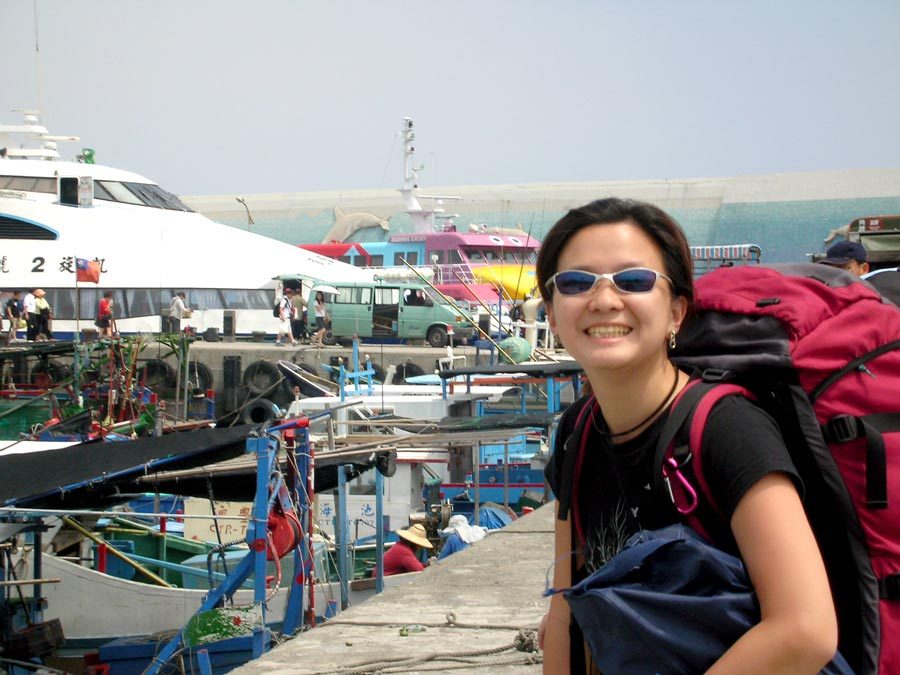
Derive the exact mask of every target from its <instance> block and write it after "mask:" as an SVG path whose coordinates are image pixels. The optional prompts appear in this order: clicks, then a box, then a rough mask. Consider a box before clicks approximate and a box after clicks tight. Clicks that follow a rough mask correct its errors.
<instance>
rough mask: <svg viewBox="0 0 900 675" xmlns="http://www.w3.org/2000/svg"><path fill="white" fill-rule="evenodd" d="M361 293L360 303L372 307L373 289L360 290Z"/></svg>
mask: <svg viewBox="0 0 900 675" xmlns="http://www.w3.org/2000/svg"><path fill="white" fill-rule="evenodd" d="M356 290H358V291H359V296H358V297H359V303H360V304H362V305H371V304H372V289H371V288H358V289H356Z"/></svg>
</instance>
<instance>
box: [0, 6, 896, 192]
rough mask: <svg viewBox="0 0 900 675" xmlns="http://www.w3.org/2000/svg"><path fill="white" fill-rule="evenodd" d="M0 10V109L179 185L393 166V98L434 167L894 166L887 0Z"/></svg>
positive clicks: (481, 179)
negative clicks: (36, 118) (27, 115)
mask: <svg viewBox="0 0 900 675" xmlns="http://www.w3.org/2000/svg"><path fill="white" fill-rule="evenodd" d="M35 15H36V17H37V22H36V24H37V30H35ZM0 26H2V35H3V37H2V39H0V61H2V62H3V63H6V64H7V76H6V77H5V78H4V83H3V86H2V88H0V121H2V122H3V123H7V124H18V123H20V122H21V114H20V113H13V112H11V111H12V110H13V109H19V108H40V109H41V110H42V111H43V112H42V120H43V122H44V123H45V124H46V125H47V126H48V128H49V130H50V133H53V134H73V135H78V136H80V137H81V143H80V144H79V145H77V146H75V147H70V148H64V150H66V151H67V154H68V155H69V156H71V155H73V154H74V153H75V152H76V151H77V149H78V148H79V147H81V146H87V147H92V148H94V149H95V151H96V157H97V161H98V163H103V164H109V165H112V166H117V167H120V168H125V169H129V170H132V171H135V172H137V173H140V174H143V175H145V176H147V177H149V178H151V179H153V180H155V181H157V182H158V183H160V184H161V185H162V186H163V187H164V188H166V189H168V190H169V191H171V192H175V193H177V194H183V195H202V194H230V193H235V194H237V193H243V194H249V193H261V192H310V191H318V190H354V189H367V188H369V189H374V188H395V187H397V186H398V185H399V183H400V181H401V177H402V176H401V162H400V154H399V153H400V148H401V143H400V140H399V134H398V132H399V129H400V125H401V121H402V119H403V117H406V116H409V117H412V118H413V119H414V121H415V128H416V135H417V138H416V160H417V163H419V164H421V165H423V167H424V169H423V171H422V172H421V174H420V185H421V186H422V187H423V188H427V187H428V186H438V185H442V186H453V185H492V184H507V183H546V182H569V181H607V180H649V179H663V178H670V179H671V178H691V177H696V178H700V177H716V176H733V175H747V174H758V173H778V172H795V171H817V170H845V169H854V168H887V167H897V166H898V165H900V129H898V124H897V120H898V111H900V40H898V39H897V31H898V27H900V2H898V0H848V1H846V2H842V1H837V0H771V1H770V0H745V1H737V0H734V1H731V2H722V1H721V0H710V1H699V0H678V1H673V0H593V1H587V0H581V1H576V0H547V1H543V2H539V1H537V0H458V1H456V2H429V1H428V0H419V1H416V2H413V1H404V0H381V1H379V2H372V1H371V0H334V1H322V0H320V1H319V2H312V1H309V0H257V1H254V2H248V1H246V0H245V1H243V2H238V1H237V0H218V1H214V0H153V1H152V2H151V1H150V0H144V1H143V2H138V1H132V2H126V1H124V0H81V1H79V2H71V1H70V0H0ZM35 33H37V43H38V45H39V50H37V51H36V50H35V42H36V36H35ZM10 64H15V68H10V67H9V66H10Z"/></svg>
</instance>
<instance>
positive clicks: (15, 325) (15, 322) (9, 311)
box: [3, 291, 22, 344]
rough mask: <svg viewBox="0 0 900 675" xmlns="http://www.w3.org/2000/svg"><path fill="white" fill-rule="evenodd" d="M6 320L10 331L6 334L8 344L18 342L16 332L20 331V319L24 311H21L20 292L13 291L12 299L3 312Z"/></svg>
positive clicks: (7, 302)
mask: <svg viewBox="0 0 900 675" xmlns="http://www.w3.org/2000/svg"><path fill="white" fill-rule="evenodd" d="M3 314H4V316H6V320H7V321H9V331H8V332H7V334H6V344H10V343H12V342H15V341H16V331H17V330H18V329H19V317H20V316H22V311H21V310H20V309H19V291H13V294H12V297H11V298H10V299H9V300H7V301H6V305H5V307H4V310H3Z"/></svg>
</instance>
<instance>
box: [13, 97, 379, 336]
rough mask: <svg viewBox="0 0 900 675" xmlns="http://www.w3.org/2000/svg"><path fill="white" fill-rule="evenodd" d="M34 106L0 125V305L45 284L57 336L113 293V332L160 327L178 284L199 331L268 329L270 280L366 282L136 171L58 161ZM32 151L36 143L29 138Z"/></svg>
mask: <svg viewBox="0 0 900 675" xmlns="http://www.w3.org/2000/svg"><path fill="white" fill-rule="evenodd" d="M78 140H79V139H78V138H77V137H74V136H51V135H50V134H49V133H48V132H47V129H46V128H45V127H44V126H42V125H40V124H39V122H38V119H37V116H36V114H35V113H34V112H33V111H26V116H25V123H24V124H23V125H0V300H2V301H4V302H5V300H6V298H7V297H9V294H10V292H11V291H13V290H19V291H22V294H23V296H24V294H25V293H27V292H28V290H29V289H33V288H42V289H44V291H46V298H47V300H48V301H49V303H50V307H51V309H52V312H53V333H54V337H58V338H61V337H69V336H71V335H72V334H73V333H74V332H75V331H77V330H81V329H83V328H89V327H93V321H94V319H95V318H96V313H97V306H98V302H99V299H100V297H102V294H103V293H104V292H105V291H112V293H113V297H114V307H115V317H116V323H117V328H118V330H119V332H120V333H143V332H148V333H149V332H158V331H161V330H163V331H164V330H166V328H167V324H166V322H165V318H166V316H167V315H168V310H169V306H170V302H171V299H172V297H173V294H174V293H176V292H178V291H184V292H185V293H186V294H187V300H188V302H187V304H188V306H189V307H191V308H192V309H193V310H194V312H193V314H192V316H191V318H190V320H189V322H190V325H191V326H192V327H194V329H195V330H197V331H201V332H202V331H204V330H205V329H208V328H211V327H215V328H218V329H219V331H221V332H222V334H224V335H237V334H250V333H252V332H254V331H265V332H267V333H274V332H275V331H276V330H277V319H276V318H275V317H273V315H272V307H273V303H274V299H275V292H276V291H277V290H279V284H278V282H277V281H276V279H275V278H276V277H280V276H281V277H284V276H288V275H293V276H294V277H301V278H308V279H310V280H311V281H312V280H319V281H326V282H329V281H353V280H359V281H368V280H371V278H372V272H370V271H366V270H360V269H358V268H355V267H353V266H351V265H347V264H345V263H342V262H340V261H336V260H332V259H330V258H326V257H324V256H320V255H317V254H315V253H312V252H310V251H305V250H303V249H300V248H297V247H296V246H291V245H290V244H286V243H283V242H279V241H276V240H273V239H270V238H267V237H263V236H260V235H256V234H253V233H249V232H246V231H243V230H239V229H236V228H231V227H228V226H225V225H221V224H219V223H216V222H214V221H212V220H210V219H209V218H207V217H205V216H203V215H201V214H199V213H195V212H193V211H192V210H191V209H190V208H189V207H188V206H187V205H185V204H184V202H182V201H181V200H180V199H179V198H178V197H176V196H175V195H174V194H171V193H170V192H167V191H166V190H164V189H163V188H161V187H160V186H159V185H157V184H156V183H154V182H153V181H151V180H149V179H148V178H145V177H143V176H140V175H138V174H136V173H131V172H128V171H123V170H120V169H115V168H111V167H107V166H101V165H99V164H95V163H93V159H94V151H93V150H91V149H89V148H85V149H83V150H82V153H81V154H80V155H78V157H77V158H76V159H75V161H64V160H62V159H61V157H60V153H59V151H58V149H57V144H58V143H62V142H65V143H75V142H78ZM36 144H37V145H38V147H34V146H35V145H36ZM79 258H80V259H83V260H88V261H95V262H96V263H97V264H98V265H99V268H100V280H99V283H90V282H81V283H77V282H76V261H77V259H79Z"/></svg>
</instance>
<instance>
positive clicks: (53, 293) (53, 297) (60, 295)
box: [44, 288, 93, 323]
mask: <svg viewBox="0 0 900 675" xmlns="http://www.w3.org/2000/svg"><path fill="white" fill-rule="evenodd" d="M44 290H45V291H46V292H47V296H46V299H47V302H48V303H49V304H50V311H51V312H52V313H53V318H55V319H74V318H75V289H74V288H47V289H44ZM81 318H85V319H90V320H92V319H93V316H88V317H81ZM88 323H90V321H88Z"/></svg>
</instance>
